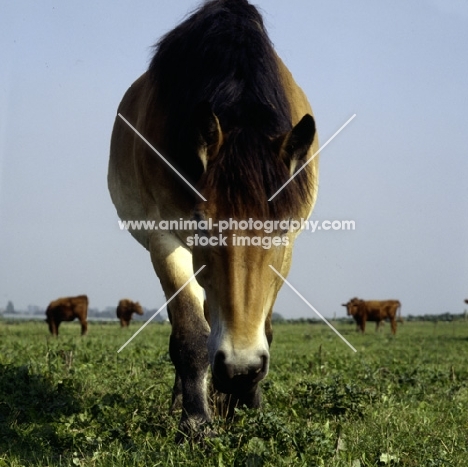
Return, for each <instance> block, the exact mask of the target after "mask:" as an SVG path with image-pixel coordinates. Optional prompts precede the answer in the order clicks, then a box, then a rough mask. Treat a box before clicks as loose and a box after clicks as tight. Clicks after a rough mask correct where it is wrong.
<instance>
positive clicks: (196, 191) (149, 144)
mask: <svg viewBox="0 0 468 467" xmlns="http://www.w3.org/2000/svg"><path fill="white" fill-rule="evenodd" d="M117 115H118V116H119V117H120V118H121V119H122V120H123V121H124V122H125V123H126V124H127V125H128V126H129V127H130V128H131V129H132V130H133V131H134V132H135V133H136V134H137V135H138V136H139V137H140V138H141V139H142V140H143V141H144V142H145V143H146V144H147V145H148V146H149V147H150V148H151V149H152V150H153V151H154V152H155V153H156V154H157V155H158V156H159V157H160V158H161V159H162V160H163V161H164V162H165V163H166V164H167V165H168V166H169V167H170V168H171V169H172V170H173V171H174V172H175V173H176V174H177V175H178V176H179V177H180V178H181V179H182V180H183V181H184V182H185V183H186V184H187V185H188V186H189V187H190V188H191V189H192V190H193V191H194V192H195V193H196V194H197V195H198V196H199V197H200V198H201V199H202V200H203V201H206V198H205V197H204V196H203V195H202V194H201V193H200V192H199V191H198V190H197V189H196V188H195V187H194V186H193V185H192V184H191V183H190V182H189V181H188V180H187V179H186V178H185V177H184V176H183V175H182V174H181V173H180V172H179V171H178V170H177V169H176V168H175V167H174V166H173V165H172V164H171V163H170V162H169V161H168V160H167V159H166V158H165V157H164V156H163V155H162V154H161V153H160V152H159V151H158V150H157V149H156V148H155V147H154V146H153V145H152V144H151V143H150V142H149V141H148V140H147V139H146V138H145V137H144V136H143V135H142V134H141V133H140V132H139V131H138V130H137V129H136V128H135V127H134V126H133V125H132V124H131V123H130V122H129V121H128V120H127V119H126V118H125V117H124V116H123V115H122V114H120V113H119V114H117Z"/></svg>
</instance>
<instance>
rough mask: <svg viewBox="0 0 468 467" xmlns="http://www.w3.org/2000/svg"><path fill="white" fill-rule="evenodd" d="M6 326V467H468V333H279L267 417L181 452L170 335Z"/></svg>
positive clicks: (350, 328) (2, 381)
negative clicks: (56, 332)
mask: <svg viewBox="0 0 468 467" xmlns="http://www.w3.org/2000/svg"><path fill="white" fill-rule="evenodd" d="M139 325H140V324H137V323H135V322H133V323H132V324H131V326H130V329H127V330H125V329H120V327H119V325H118V324H117V323H93V322H91V323H90V325H89V334H88V336H86V337H84V338H80V337H79V326H78V324H77V323H63V324H62V325H61V329H60V336H59V337H58V338H51V337H50V336H49V335H48V329H47V325H46V324H45V323H44V322H13V321H9V322H7V321H4V320H3V321H2V320H0V467H3V466H12V467H19V466H26V467H29V466H41V467H42V466H96V467H98V466H106V467H107V466H108V467H111V466H112V467H115V466H144V467H147V466H194V467H200V466H249V467H253V466H326V467H328V466H350V467H359V466H361V467H363V466H385V465H390V466H414V467H421V466H424V467H426V466H448V467H453V466H466V465H468V358H467V357H468V322H465V321H454V322H451V323H447V322H439V323H436V324H434V323H429V322H423V323H416V322H410V323H405V324H404V325H403V326H399V328H398V333H397V335H396V337H395V338H394V337H392V336H391V335H390V329H389V328H390V326H389V325H388V324H387V325H386V326H385V328H384V330H383V331H382V332H380V333H378V334H376V333H375V332H374V329H373V327H374V326H373V323H370V325H369V327H368V330H367V334H366V335H360V334H357V333H356V332H355V330H354V329H355V328H354V325H351V324H346V323H336V327H337V329H338V330H339V331H340V332H341V333H342V334H343V335H344V336H345V337H346V338H347V339H348V340H349V341H350V342H351V343H352V344H353V345H354V346H355V347H356V349H357V350H358V352H357V354H354V353H353V352H352V351H351V350H350V349H349V348H348V347H347V346H346V345H345V344H344V343H343V342H341V340H340V339H338V338H337V336H336V335H335V334H334V333H333V332H332V331H331V330H330V329H328V328H327V327H326V326H325V325H323V324H311V323H284V324H282V323H275V325H274V331H275V336H274V340H273V344H272V349H271V367H270V373H269V375H268V377H267V379H266V380H265V381H264V382H263V385H262V386H263V395H264V397H263V407H262V409H261V410H259V411H254V410H247V409H245V408H244V409H239V410H238V411H237V413H236V417H235V419H234V420H222V419H220V418H215V419H214V421H213V428H214V429H215V430H216V433H217V436H216V437H213V438H210V439H208V440H206V441H205V442H204V443H202V444H192V443H190V442H185V443H184V444H182V445H176V444H175V443H174V437H175V434H176V430H177V423H178V418H179V414H175V415H174V414H173V415H171V414H169V413H168V408H169V402H170V395H171V389H172V382H173V369H172V364H171V362H170V359H169V355H168V350H167V348H168V336H169V333H170V327H169V325H167V324H152V325H150V326H148V327H147V328H146V329H145V330H144V331H143V332H142V333H141V334H139V335H138V336H137V337H136V339H135V340H134V341H132V342H131V343H130V344H129V345H128V346H127V347H126V348H125V349H124V350H123V351H122V352H121V353H120V354H118V353H117V350H118V349H119V347H120V346H121V345H122V344H123V343H125V341H126V340H127V339H128V338H129V337H130V336H131V335H132V333H133V332H135V331H136V330H137V329H138V326H139Z"/></svg>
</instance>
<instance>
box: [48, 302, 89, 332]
mask: <svg viewBox="0 0 468 467" xmlns="http://www.w3.org/2000/svg"><path fill="white" fill-rule="evenodd" d="M46 316H47V318H46V322H47V323H48V324H49V330H50V332H51V333H52V335H54V336H58V328H59V325H60V323H61V322H62V321H73V320H74V319H75V318H78V319H79V321H80V323H81V335H82V336H84V335H85V334H86V332H87V331H88V322H87V321H86V319H87V317H88V297H87V296H86V295H78V296H77V297H65V298H58V299H57V300H54V301H53V302H50V304H49V306H48V307H47V310H46Z"/></svg>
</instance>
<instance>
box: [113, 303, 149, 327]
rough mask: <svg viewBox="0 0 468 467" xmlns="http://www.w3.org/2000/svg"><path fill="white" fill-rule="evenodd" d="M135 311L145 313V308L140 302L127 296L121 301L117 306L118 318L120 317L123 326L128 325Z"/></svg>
mask: <svg viewBox="0 0 468 467" xmlns="http://www.w3.org/2000/svg"><path fill="white" fill-rule="evenodd" d="M133 313H136V314H137V315H142V314H143V308H141V305H140V304H139V303H138V302H132V301H131V300H128V299H126V298H124V299H122V300H120V301H119V305H118V306H117V318H119V319H120V326H122V327H123V328H126V327H128V325H129V324H130V321H131V319H132V315H133Z"/></svg>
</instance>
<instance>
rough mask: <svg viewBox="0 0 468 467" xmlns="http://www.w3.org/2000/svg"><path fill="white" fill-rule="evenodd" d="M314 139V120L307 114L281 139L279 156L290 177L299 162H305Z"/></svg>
mask: <svg viewBox="0 0 468 467" xmlns="http://www.w3.org/2000/svg"><path fill="white" fill-rule="evenodd" d="M314 137H315V120H314V117H312V115H309V114H306V115H304V116H303V117H302V119H301V121H300V122H299V123H298V124H297V125H296V126H295V127H294V128H293V129H292V130H291V131H290V132H288V133H286V134H285V135H283V136H282V137H281V139H282V141H281V149H280V156H281V158H282V159H283V161H284V163H285V164H286V165H287V167H288V169H289V172H290V174H291V175H293V174H294V172H295V171H296V167H297V165H298V163H299V162H305V159H306V157H307V153H308V152H309V149H310V147H311V146H312V143H313V141H314Z"/></svg>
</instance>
